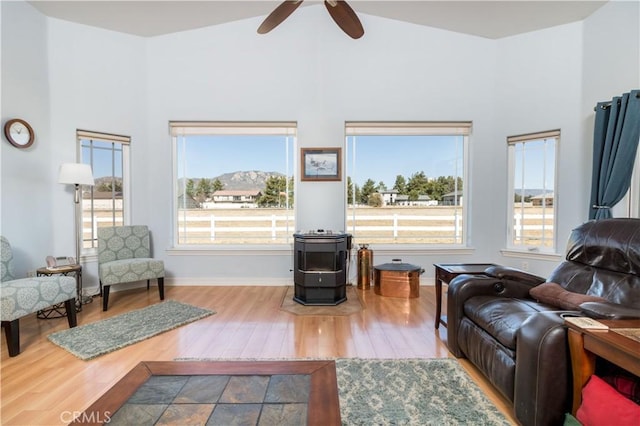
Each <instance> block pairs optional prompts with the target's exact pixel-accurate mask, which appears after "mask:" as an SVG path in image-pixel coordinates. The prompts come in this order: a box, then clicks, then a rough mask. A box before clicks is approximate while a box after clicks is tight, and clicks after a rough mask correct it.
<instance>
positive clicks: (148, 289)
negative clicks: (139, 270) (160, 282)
mask: <svg viewBox="0 0 640 426" xmlns="http://www.w3.org/2000/svg"><path fill="white" fill-rule="evenodd" d="M150 281H151V280H147V290H149V282H150Z"/></svg>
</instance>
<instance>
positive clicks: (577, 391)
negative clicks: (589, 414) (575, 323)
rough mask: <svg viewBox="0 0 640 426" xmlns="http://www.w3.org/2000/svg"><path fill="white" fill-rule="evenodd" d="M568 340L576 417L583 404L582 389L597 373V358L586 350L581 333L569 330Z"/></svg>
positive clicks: (573, 408) (572, 410) (573, 407)
mask: <svg viewBox="0 0 640 426" xmlns="http://www.w3.org/2000/svg"><path fill="white" fill-rule="evenodd" d="M567 338H568V340H569V352H570V353H571V371H572V375H573V405H572V409H571V412H572V413H573V415H574V416H575V415H576V412H577V411H578V408H579V407H580V403H581V402H582V388H583V387H584V385H585V383H587V380H589V377H591V375H592V374H593V373H594V372H595V369H596V356H595V355H594V354H592V353H591V352H588V351H586V350H585V349H584V335H583V334H582V333H580V332H579V331H577V330H573V329H568V330H567Z"/></svg>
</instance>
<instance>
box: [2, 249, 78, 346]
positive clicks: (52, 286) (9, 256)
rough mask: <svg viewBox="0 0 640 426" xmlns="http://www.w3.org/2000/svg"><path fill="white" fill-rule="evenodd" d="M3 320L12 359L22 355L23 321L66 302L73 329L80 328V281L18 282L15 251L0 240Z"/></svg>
mask: <svg viewBox="0 0 640 426" xmlns="http://www.w3.org/2000/svg"><path fill="white" fill-rule="evenodd" d="M0 245H1V249H0V257H1V260H0V267H1V269H2V271H1V275H0V320H1V321H2V327H3V328H4V332H5V336H6V338H7V348H8V350H9V356H12V357H13V356H16V355H18V354H19V353H20V326H19V320H20V318H22V317H24V316H27V315H29V314H33V313H36V312H38V311H40V310H42V309H44V308H48V307H49V306H53V305H57V304H58V303H62V302H64V305H65V309H66V311H67V321H68V322H69V327H75V326H76V325H77V318H76V297H78V294H77V288H76V280H75V278H73V277H65V276H60V275H52V276H46V277H30V278H21V279H15V278H14V275H13V267H12V263H13V251H12V250H11V244H9V241H8V240H7V239H6V238H5V237H0Z"/></svg>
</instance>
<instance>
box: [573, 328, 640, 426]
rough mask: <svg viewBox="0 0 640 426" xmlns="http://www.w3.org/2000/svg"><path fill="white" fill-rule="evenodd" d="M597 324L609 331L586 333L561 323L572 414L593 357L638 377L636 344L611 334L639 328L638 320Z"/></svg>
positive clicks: (592, 366) (639, 350)
mask: <svg viewBox="0 0 640 426" xmlns="http://www.w3.org/2000/svg"><path fill="white" fill-rule="evenodd" d="M600 322H601V323H603V324H606V325H608V326H609V330H587V329H583V328H579V327H577V326H575V325H573V324H569V323H567V322H565V324H566V325H567V326H568V327H569V330H568V331H569V332H568V339H569V351H570V352H571V368H572V371H573V406H572V412H573V414H574V415H575V414H576V411H578V408H579V407H580V403H581V402H582V388H583V386H584V385H585V383H586V382H587V380H589V377H591V375H592V374H593V373H594V372H595V368H596V357H597V356H598V357H601V358H604V359H606V360H607V361H609V362H611V363H613V364H615V365H617V366H619V367H622V368H624V369H625V370H627V371H628V372H630V373H633V374H635V375H636V376H640V342H638V341H636V340H633V339H631V338H629V337H626V336H623V335H622V334H620V333H616V332H615V331H612V329H616V328H640V320H600Z"/></svg>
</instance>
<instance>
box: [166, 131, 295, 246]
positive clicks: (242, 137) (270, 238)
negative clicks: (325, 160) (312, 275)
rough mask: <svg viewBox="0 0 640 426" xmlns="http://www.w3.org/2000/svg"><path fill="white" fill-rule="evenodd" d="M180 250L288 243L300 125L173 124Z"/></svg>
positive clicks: (176, 233) (175, 205)
mask: <svg viewBox="0 0 640 426" xmlns="http://www.w3.org/2000/svg"><path fill="white" fill-rule="evenodd" d="M169 126H170V131H171V135H172V139H173V158H174V197H173V201H174V211H175V222H174V229H175V232H174V238H175V245H176V246H183V247H186V246H199V247H202V246H219V245H240V244H242V245H246V244H258V245H267V244H274V245H278V244H287V243H289V242H290V241H291V238H292V235H293V233H294V230H295V223H294V221H295V218H294V212H293V200H294V158H295V156H294V152H295V151H294V149H295V141H296V128H297V124H296V123H295V122H213V121H207V122H177V121H172V122H170V123H169Z"/></svg>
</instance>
